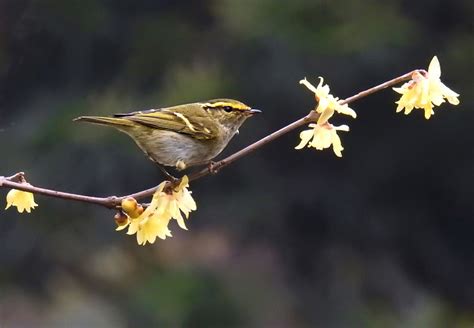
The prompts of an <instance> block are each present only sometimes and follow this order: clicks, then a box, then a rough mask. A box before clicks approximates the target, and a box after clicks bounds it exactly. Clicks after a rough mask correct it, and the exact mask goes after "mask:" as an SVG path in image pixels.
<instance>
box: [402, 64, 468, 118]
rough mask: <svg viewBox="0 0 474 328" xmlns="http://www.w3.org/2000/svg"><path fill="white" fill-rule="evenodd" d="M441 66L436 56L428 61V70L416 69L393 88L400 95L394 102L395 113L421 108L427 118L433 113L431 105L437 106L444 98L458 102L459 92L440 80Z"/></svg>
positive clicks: (456, 103) (451, 102)
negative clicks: (402, 82) (407, 79)
mask: <svg viewBox="0 0 474 328" xmlns="http://www.w3.org/2000/svg"><path fill="white" fill-rule="evenodd" d="M440 77H441V67H440V65H439V61H438V58H437V57H436V56H434V57H433V59H432V60H431V62H430V65H429V67H428V72H424V71H416V72H415V73H413V75H412V79H411V80H410V81H408V82H407V83H405V84H403V85H402V86H401V87H400V88H393V90H394V91H396V92H398V93H400V94H401V95H402V96H401V97H400V99H399V100H398V101H396V102H395V103H396V104H398V106H397V113H398V112H400V111H402V110H403V109H405V115H408V114H410V113H411V111H412V110H413V108H422V109H424V111H425V118H426V119H429V118H430V117H431V115H433V114H434V111H433V106H439V105H441V104H442V103H443V102H445V100H444V99H447V100H448V102H449V103H450V104H452V105H458V104H459V99H458V97H459V94H457V93H456V92H454V91H453V90H451V89H450V88H448V87H447V86H445V85H444V84H443V82H441V80H440Z"/></svg>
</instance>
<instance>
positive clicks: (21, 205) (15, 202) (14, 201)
mask: <svg viewBox="0 0 474 328" xmlns="http://www.w3.org/2000/svg"><path fill="white" fill-rule="evenodd" d="M10 206H15V207H16V208H17V210H18V212H20V213H23V211H25V210H26V211H27V212H28V213H30V212H31V210H32V209H34V208H35V207H36V206H38V204H36V203H35V196H34V195H33V194H32V193H31V192H27V191H21V190H16V189H12V190H10V191H9V192H8V194H7V207H5V209H8V208H9V207H10Z"/></svg>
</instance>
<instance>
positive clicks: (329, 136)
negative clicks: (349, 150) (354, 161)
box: [295, 122, 349, 157]
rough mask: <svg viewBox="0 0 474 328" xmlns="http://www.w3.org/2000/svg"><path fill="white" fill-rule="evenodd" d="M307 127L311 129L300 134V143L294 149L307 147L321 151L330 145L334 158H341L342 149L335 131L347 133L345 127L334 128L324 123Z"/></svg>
mask: <svg viewBox="0 0 474 328" xmlns="http://www.w3.org/2000/svg"><path fill="white" fill-rule="evenodd" d="M309 127H310V128H312V129H310V130H304V131H302V132H301V133H300V138H301V142H300V143H299V145H298V146H296V147H295V149H302V148H304V147H305V146H306V145H308V147H314V148H316V149H318V150H323V149H325V148H329V147H331V145H332V149H333V150H334V153H335V154H336V156H338V157H342V150H343V149H344V148H343V147H342V144H341V139H340V138H339V136H338V135H337V131H346V132H347V131H349V127H348V126H347V125H341V126H334V125H332V124H330V123H328V122H326V123H324V124H323V125H319V124H314V123H311V124H310V125H309ZM311 139H312V140H311ZM310 140H311V141H310Z"/></svg>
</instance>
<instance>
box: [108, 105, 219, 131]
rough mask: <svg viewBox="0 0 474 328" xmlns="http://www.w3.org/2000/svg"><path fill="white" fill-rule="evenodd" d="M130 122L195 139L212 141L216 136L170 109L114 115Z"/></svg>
mask: <svg viewBox="0 0 474 328" xmlns="http://www.w3.org/2000/svg"><path fill="white" fill-rule="evenodd" d="M114 116H116V117H121V118H124V119H127V120H130V121H132V122H135V123H138V124H142V125H144V126H147V127H150V128H152V129H163V130H168V131H174V132H177V133H183V134H188V135H192V136H193V137H194V138H197V139H213V138H215V137H216V136H217V131H216V130H215V129H211V128H209V127H205V126H204V125H203V124H202V123H200V122H197V121H196V120H195V119H193V118H190V117H186V116H185V115H183V114H181V113H179V112H176V111H173V110H171V109H166V108H163V109H150V110H147V111H138V112H132V113H127V114H116V115H114Z"/></svg>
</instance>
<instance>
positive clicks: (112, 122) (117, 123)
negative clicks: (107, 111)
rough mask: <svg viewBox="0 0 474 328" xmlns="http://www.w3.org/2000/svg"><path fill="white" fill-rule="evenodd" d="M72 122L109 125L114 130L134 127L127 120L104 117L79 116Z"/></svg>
mask: <svg viewBox="0 0 474 328" xmlns="http://www.w3.org/2000/svg"><path fill="white" fill-rule="evenodd" d="M73 121H79V122H88V123H94V124H101V125H109V126H113V127H116V128H120V127H132V126H134V124H133V122H132V121H130V120H127V119H125V118H118V117H106V116H81V117H77V118H75V119H74V120H73Z"/></svg>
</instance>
